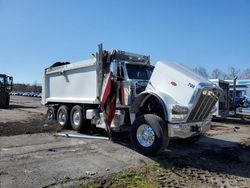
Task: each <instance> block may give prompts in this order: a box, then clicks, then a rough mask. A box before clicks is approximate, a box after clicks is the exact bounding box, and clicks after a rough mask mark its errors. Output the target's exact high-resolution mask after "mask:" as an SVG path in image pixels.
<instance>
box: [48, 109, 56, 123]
mask: <svg viewBox="0 0 250 188" xmlns="http://www.w3.org/2000/svg"><path fill="white" fill-rule="evenodd" d="M55 119H56V113H55V109H54V108H53V107H52V106H50V107H48V110H47V120H48V122H52V121H53V120H55Z"/></svg>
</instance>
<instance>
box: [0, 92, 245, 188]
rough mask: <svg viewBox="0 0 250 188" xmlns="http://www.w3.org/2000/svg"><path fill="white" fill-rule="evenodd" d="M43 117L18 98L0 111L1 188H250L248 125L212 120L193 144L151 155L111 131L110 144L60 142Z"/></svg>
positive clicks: (34, 104)
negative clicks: (111, 140)
mask: <svg viewBox="0 0 250 188" xmlns="http://www.w3.org/2000/svg"><path fill="white" fill-rule="evenodd" d="M45 113H46V109H45V108H44V107H42V106H41V104H40V99H36V98H28V97H18V96H12V97H11V108H10V109H0V187H80V186H90V185H91V186H97V187H122V186H129V185H131V186H135V185H136V186H138V187H145V184H143V183H145V182H142V181H146V183H147V184H146V185H147V186H148V187H150V185H152V186H153V187H250V186H249V185H250V170H249V169H250V122H249V121H246V120H244V121H243V120H236V119H229V120H227V121H221V122H213V124H212V127H211V130H210V131H209V132H208V133H207V135H206V136H205V137H203V138H202V139H201V140H199V141H198V142H197V143H196V144H189V145H187V144H183V143H180V142H179V141H178V140H171V142H170V145H169V147H168V148H167V149H166V151H165V152H164V153H163V154H162V155H160V156H157V157H151V158H149V157H146V156H143V155H141V154H138V153H137V152H135V151H133V149H132V148H131V144H130V142H129V139H128V133H123V134H115V135H114V137H115V141H114V142H110V141H102V140H91V139H76V138H63V137H58V136H56V135H55V134H54V133H56V132H59V131H61V129H60V127H59V126H58V125H56V124H47V123H46V120H45V116H46V115H45ZM63 132H64V133H73V134H79V133H75V132H73V131H63ZM89 134H95V135H96V134H98V135H102V136H105V132H103V131H100V130H94V129H93V130H92V131H91V132H89ZM117 174H118V175H117ZM120 174H122V175H120ZM134 177H136V178H137V179H136V181H134ZM132 180H133V181H132ZM130 182H132V183H131V184H130ZM138 182H139V184H138ZM140 182H141V184H140ZM121 183H123V184H121ZM133 183H136V184H133ZM140 185H142V186H140Z"/></svg>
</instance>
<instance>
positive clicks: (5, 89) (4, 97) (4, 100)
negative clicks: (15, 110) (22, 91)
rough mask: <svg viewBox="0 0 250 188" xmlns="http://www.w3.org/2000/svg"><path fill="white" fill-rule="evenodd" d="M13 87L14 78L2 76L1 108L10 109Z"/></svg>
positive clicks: (0, 79)
mask: <svg viewBox="0 0 250 188" xmlns="http://www.w3.org/2000/svg"><path fill="white" fill-rule="evenodd" d="M12 86H13V77H11V76H7V75H6V74H0V107H8V106H9V103H10V92H11V90H12Z"/></svg>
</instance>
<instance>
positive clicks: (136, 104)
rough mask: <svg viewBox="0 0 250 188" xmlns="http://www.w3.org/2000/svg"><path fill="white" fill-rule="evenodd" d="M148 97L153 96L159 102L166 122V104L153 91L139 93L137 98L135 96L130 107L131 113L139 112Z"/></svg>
mask: <svg viewBox="0 0 250 188" xmlns="http://www.w3.org/2000/svg"><path fill="white" fill-rule="evenodd" d="M150 96H154V97H156V98H157V99H158V100H159V102H160V103H161V105H162V107H163V110H164V117H165V120H166V121H168V117H169V115H168V110H167V103H166V102H165V100H164V99H163V98H162V96H161V95H160V94H158V93H156V92H153V91H149V90H147V91H144V92H142V93H140V94H139V95H138V96H136V98H135V99H134V101H133V103H132V105H131V113H138V112H139V110H140V107H141V106H143V104H144V103H145V102H146V101H147V99H148V98H149V97H150Z"/></svg>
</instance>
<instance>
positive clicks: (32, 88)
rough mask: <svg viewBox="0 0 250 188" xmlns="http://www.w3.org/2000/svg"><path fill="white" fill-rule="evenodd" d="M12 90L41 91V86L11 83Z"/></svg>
mask: <svg viewBox="0 0 250 188" xmlns="http://www.w3.org/2000/svg"><path fill="white" fill-rule="evenodd" d="M13 91H16V92H39V93H41V92H42V86H39V85H37V84H17V83H14V84H13Z"/></svg>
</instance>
